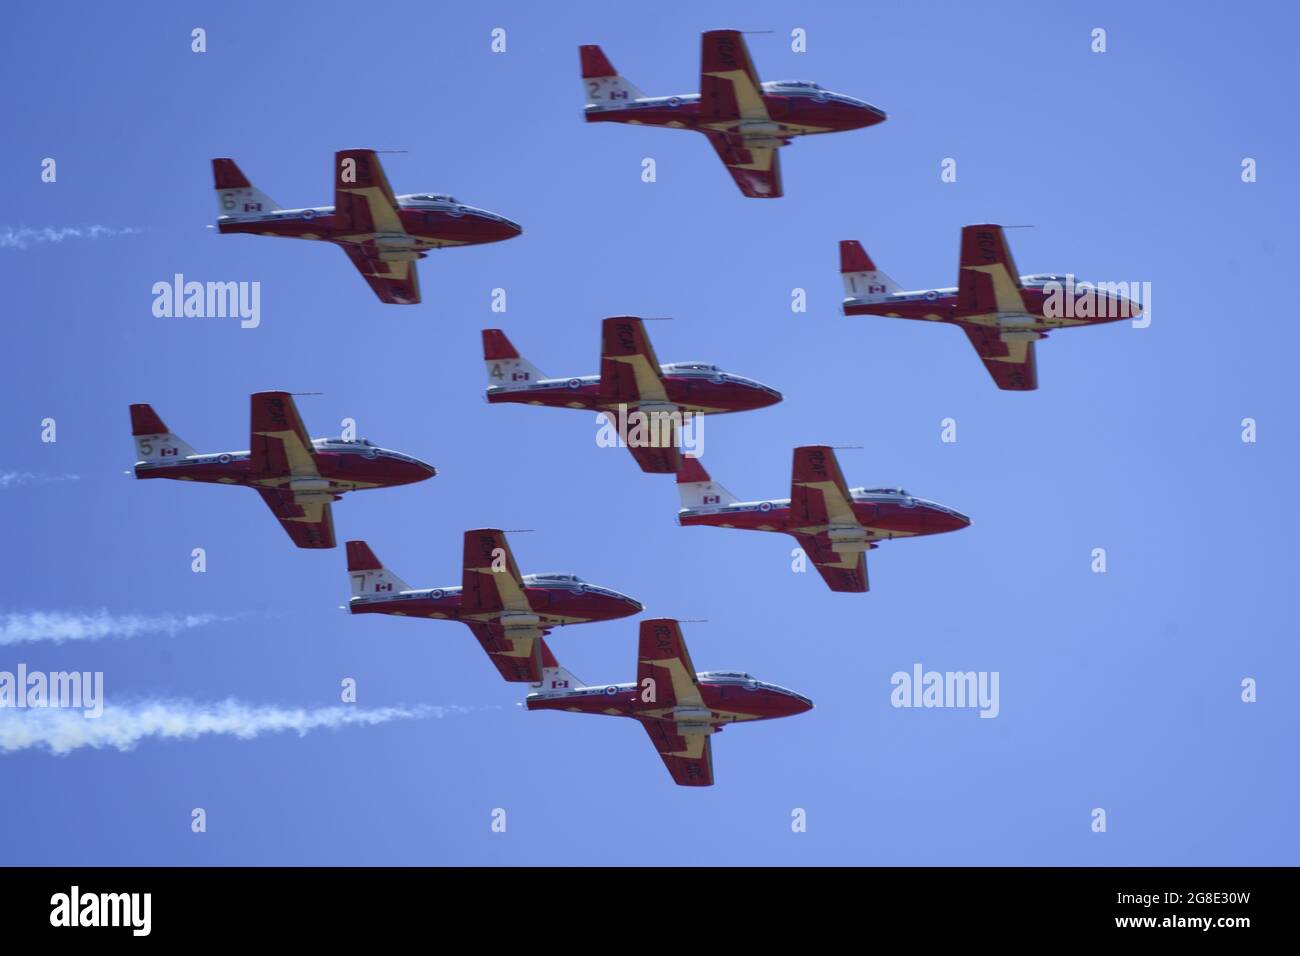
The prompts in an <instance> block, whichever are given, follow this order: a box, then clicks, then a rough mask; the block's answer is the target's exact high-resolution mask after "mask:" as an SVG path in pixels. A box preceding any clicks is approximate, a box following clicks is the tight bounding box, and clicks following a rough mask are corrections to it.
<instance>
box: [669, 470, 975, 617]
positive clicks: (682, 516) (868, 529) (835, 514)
mask: <svg viewBox="0 0 1300 956" xmlns="http://www.w3.org/2000/svg"><path fill="white" fill-rule="evenodd" d="M677 491H678V493H679V494H680V495H681V500H682V508H681V510H680V511H679V512H677V520H678V523H679V524H682V525H690V526H693V525H710V526H712V527H715V528H740V529H742V530H746V531H777V532H781V533H782V534H788V535H791V536H792V537H793V538H794V539H795V540H796V541H798V542H799V547H800V548H802V549H803V552H804V554H805V555H806V556H807V558H808V560H809V561H811V562H812V563H813V565H814V566H815V567H816V568H817V570H818V571H819V572H820V573H821V576H822V578H823V580H825V581H826V584H827V586H828V587H829V588H830V589H831V590H832V591H866V590H867V588H868V585H867V552H868V551H870V550H871V549H873V548H875V547H876V546H877V542H880V541H888V540H890V539H892V538H912V537H917V536H920V535H925V534H941V533H943V532H945V531H958V530H960V529H962V528H965V527H967V526H968V525H969V524H970V519H969V518H967V517H966V516H965V515H964V514H961V513H960V512H957V511H953V510H952V509H951V508H949V507H946V506H945V505H941V504H939V503H938V502H935V501H926V500H925V499H924V498H916V497H914V496H912V495H909V494H908V493H907V492H906V491H903V490H902V489H898V488H850V487H849V486H848V485H847V484H845V482H844V475H843V474H842V473H841V472H840V464H839V462H838V461H837V460H836V458H835V452H834V451H833V450H832V449H831V448H829V447H827V446H825V445H806V446H803V447H801V448H796V449H795V450H794V467H793V475H792V478H791V483H790V497H789V498H773V499H769V500H767V501H740V500H739V499H738V498H736V496H735V495H733V494H732V493H731V492H729V491H727V489H726V488H723V487H722V486H721V485H719V484H717V483H715V482H714V481H713V479H712V478H710V477H709V474H708V472H706V471H705V470H704V466H703V465H701V464H700V463H699V461H698V460H696V459H695V458H691V457H689V456H683V457H682V462H681V468H680V469H679V470H678V472H677Z"/></svg>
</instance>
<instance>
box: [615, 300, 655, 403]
mask: <svg viewBox="0 0 1300 956" xmlns="http://www.w3.org/2000/svg"><path fill="white" fill-rule="evenodd" d="M600 398H601V400H602V401H606V402H626V403H627V404H628V405H635V404H637V403H639V402H661V403H667V401H668V392H667V390H666V389H665V387H664V376H663V371H662V370H661V369H660V368H659V359H658V358H656V357H655V350H654V348H653V347H652V346H651V345H650V338H649V336H647V335H646V333H645V324H644V323H643V322H642V321H641V320H640V319H637V318H633V317H632V316H630V315H621V316H617V317H615V318H611V319H606V320H605V321H604V322H602V323H601V324H600Z"/></svg>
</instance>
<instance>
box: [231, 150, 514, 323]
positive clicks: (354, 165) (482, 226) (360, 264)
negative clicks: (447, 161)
mask: <svg viewBox="0 0 1300 956" xmlns="http://www.w3.org/2000/svg"><path fill="white" fill-rule="evenodd" d="M212 173H213V176H214V177H215V179H216V184H217V205H218V208H219V209H220V215H219V216H218V217H217V229H218V230H219V231H220V232H222V233H231V232H243V233H249V234H251V235H257V236H281V237H285V238H289V239H315V240H319V241H322V242H332V243H334V244H335V245H338V246H340V247H341V248H342V249H343V251H344V252H345V253H347V256H348V259H350V260H351V261H352V264H353V265H354V266H356V267H357V269H358V271H360V273H361V275H362V277H363V278H364V279H365V280H366V281H367V282H369V283H370V288H372V289H374V290H375V294H376V295H377V296H379V299H380V301H382V302H388V303H391V304H394V305H414V304H415V303H417V302H419V301H420V283H419V280H418V278H417V276H416V273H415V261H416V260H417V259H423V258H425V256H426V255H428V251H429V250H430V249H441V248H443V247H444V246H470V245H478V244H480V243H484V242H500V241H501V240H502V239H513V238H514V237H515V236H517V235H519V234H520V233H521V232H522V231H523V230H522V229H521V228H520V226H519V224H518V223H514V222H511V221H510V220H509V219H506V218H505V217H504V216H498V215H497V214H496V213H494V212H488V211H487V210H486V209H478V208H476V207H474V206H467V205H465V204H464V203H462V202H460V201H459V200H457V199H453V198H452V197H451V196H447V195H443V194H432V193H414V194H411V195H406V196H395V195H393V188H392V187H391V186H389V185H388V177H387V176H385V175H384V168H383V167H382V166H381V165H380V164H379V157H378V156H376V155H375V151H374V150H371V149H345V150H341V151H340V152H337V153H335V154H334V205H333V206H314V207H311V208H307V209H281V208H280V206H279V205H278V204H277V203H276V202H275V200H273V199H271V197H270V196H268V195H266V193H264V192H262V191H261V190H260V189H258V188H257V187H256V186H254V185H253V184H252V183H250V182H249V181H248V177H247V176H245V175H244V174H243V173H242V172H241V171H240V169H239V167H238V166H236V165H235V161H234V160H233V159H214V160H213V161H212Z"/></svg>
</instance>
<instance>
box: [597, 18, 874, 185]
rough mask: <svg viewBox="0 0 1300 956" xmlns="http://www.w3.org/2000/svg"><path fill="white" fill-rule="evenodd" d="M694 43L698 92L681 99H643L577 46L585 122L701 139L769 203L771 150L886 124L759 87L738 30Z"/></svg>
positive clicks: (814, 92)
mask: <svg viewBox="0 0 1300 956" xmlns="http://www.w3.org/2000/svg"><path fill="white" fill-rule="evenodd" d="M701 41H702V42H701V47H702V51H701V57H700V92H699V93H687V94H683V95H681V96H646V95H645V94H644V93H642V92H641V91H640V90H638V89H637V88H636V87H635V86H634V85H632V84H631V83H630V82H628V80H627V79H626V78H625V77H622V76H620V75H619V74H618V71H617V70H615V69H614V67H613V64H611V63H610V62H609V58H608V57H606V56H605V54H604V52H603V51H602V50H601V49H600V47H598V46H583V47H579V48H578V52H579V55H580V58H581V61H582V85H583V87H585V89H586V92H587V106H586V114H585V115H586V118H587V122H588V123H628V124H630V125H633V126H663V127H667V128H669V129H690V130H695V131H696V132H700V133H703V134H704V135H705V136H707V137H708V139H709V144H710V145H711V146H712V147H713V148H714V150H715V151H716V152H717V154H718V158H719V159H721V160H722V162H723V164H724V165H725V166H726V167H727V171H728V172H730V173H731V178H732V179H734V180H735V181H736V185H737V186H739V187H740V191H741V192H742V193H744V194H745V195H746V196H748V197H749V198H751V199H776V198H778V197H779V196H781V195H783V193H782V189H781V164H780V161H779V158H778V155H777V150H779V149H780V148H781V147H783V146H789V145H790V143H791V141H792V140H793V139H794V138H795V137H796V136H811V135H814V134H817V133H838V132H841V131H843V130H850V129H861V128H862V127H865V126H874V125H875V124H877V123H883V122H884V121H885V118H886V117H885V114H884V112H883V111H882V110H879V109H877V108H876V107H874V106H872V105H871V104H870V103H865V102H863V101H862V100H859V99H854V98H853V97H852V96H845V95H844V94H843V93H834V92H832V91H830V90H827V89H823V88H822V87H820V86H818V85H817V84H816V83H809V82H807V81H806V80H783V81H778V82H772V83H760V82H759V80H758V73H757V71H755V69H754V64H753V61H751V60H750V58H749V50H748V48H747V47H746V46H745V38H744V37H743V36H742V35H741V34H740V32H739V31H738V30H710V31H709V32H708V33H705V34H704V35H703V36H702V37H701Z"/></svg>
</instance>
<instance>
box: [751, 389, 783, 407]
mask: <svg viewBox="0 0 1300 956" xmlns="http://www.w3.org/2000/svg"><path fill="white" fill-rule="evenodd" d="M758 392H759V402H760V404H759V406H758V407H759V408H766V407H767V406H769V405H776V404H778V403H780V402H781V401H783V400H784V398H785V396H784V395H782V394H781V393H780V392H778V391H777V390H776V389H774V388H772V387H770V386H767V385H760V386H759V388H758Z"/></svg>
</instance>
